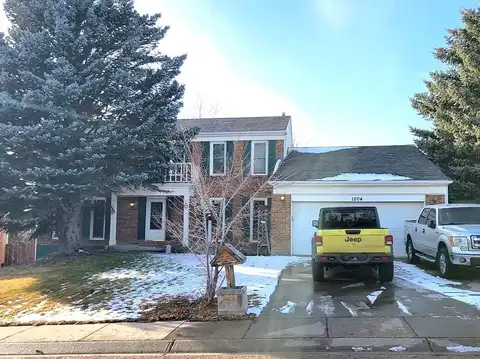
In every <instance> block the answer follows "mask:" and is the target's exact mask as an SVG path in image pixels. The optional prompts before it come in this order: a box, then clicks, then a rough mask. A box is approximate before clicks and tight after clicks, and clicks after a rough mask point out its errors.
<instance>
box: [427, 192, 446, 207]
mask: <svg viewBox="0 0 480 359" xmlns="http://www.w3.org/2000/svg"><path fill="white" fill-rule="evenodd" d="M444 203H445V195H444V194H427V195H425V205H429V204H444Z"/></svg>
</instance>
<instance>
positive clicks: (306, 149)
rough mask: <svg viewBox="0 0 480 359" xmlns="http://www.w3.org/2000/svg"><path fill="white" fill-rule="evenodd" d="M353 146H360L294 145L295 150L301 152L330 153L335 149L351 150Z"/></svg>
mask: <svg viewBox="0 0 480 359" xmlns="http://www.w3.org/2000/svg"><path fill="white" fill-rule="evenodd" d="M352 148H358V147H294V148H293V150H294V151H298V152H301V153H316V154H322V153H328V152H333V151H341V150H349V149H352Z"/></svg>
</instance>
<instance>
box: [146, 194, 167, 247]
mask: <svg viewBox="0 0 480 359" xmlns="http://www.w3.org/2000/svg"><path fill="white" fill-rule="evenodd" d="M165 212H166V201H165V199H157V198H147V213H146V216H145V217H146V218H145V219H146V221H145V240H147V241H164V240H165V222H166V215H165V214H166V213H165Z"/></svg>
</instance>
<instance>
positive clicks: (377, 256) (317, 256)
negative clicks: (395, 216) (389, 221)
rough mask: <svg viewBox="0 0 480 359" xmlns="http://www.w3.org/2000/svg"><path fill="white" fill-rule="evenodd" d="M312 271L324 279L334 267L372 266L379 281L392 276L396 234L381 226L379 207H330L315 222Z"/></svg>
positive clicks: (390, 278) (320, 278) (318, 277)
mask: <svg viewBox="0 0 480 359" xmlns="http://www.w3.org/2000/svg"><path fill="white" fill-rule="evenodd" d="M312 225H313V226H314V227H315V228H316V229H317V232H316V234H315V236H314V237H313V238H312V273H313V279H314V281H315V282H320V281H323V280H324V278H325V272H326V271H328V270H329V269H331V268H332V267H334V266H341V265H343V266H356V267H358V266H373V267H375V268H376V269H378V273H379V279H380V281H382V282H383V281H391V280H392V279H393V254H392V245H393V237H392V236H391V235H390V233H389V232H388V229H385V228H382V227H381V226H380V221H379V218H378V212H377V208H376V207H331V208H322V209H321V210H320V211H319V217H318V220H314V221H312Z"/></svg>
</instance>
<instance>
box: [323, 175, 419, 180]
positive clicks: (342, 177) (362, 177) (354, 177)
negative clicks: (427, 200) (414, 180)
mask: <svg viewBox="0 0 480 359" xmlns="http://www.w3.org/2000/svg"><path fill="white" fill-rule="evenodd" d="M410 179H411V178H410V177H405V176H397V175H393V174H390V173H342V174H339V175H337V176H333V177H325V178H319V179H317V180H316V181H403V180H410Z"/></svg>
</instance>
